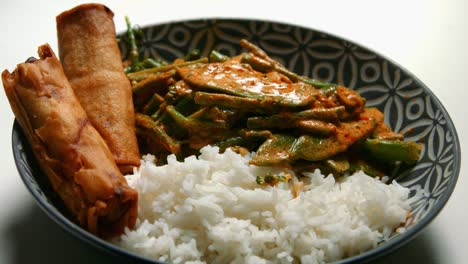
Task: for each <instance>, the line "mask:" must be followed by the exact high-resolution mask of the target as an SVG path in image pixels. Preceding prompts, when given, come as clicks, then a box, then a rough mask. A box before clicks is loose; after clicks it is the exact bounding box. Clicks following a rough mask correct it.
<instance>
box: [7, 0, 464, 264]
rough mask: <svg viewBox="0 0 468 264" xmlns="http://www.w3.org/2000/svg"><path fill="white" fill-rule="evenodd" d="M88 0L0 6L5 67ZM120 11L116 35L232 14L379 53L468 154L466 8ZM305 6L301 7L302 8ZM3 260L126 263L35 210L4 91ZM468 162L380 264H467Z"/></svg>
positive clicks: (153, 5) (458, 4) (212, 0)
mask: <svg viewBox="0 0 468 264" xmlns="http://www.w3.org/2000/svg"><path fill="white" fill-rule="evenodd" d="M80 3H83V2H82V1H70V0H67V1H63V0H62V1H52V0H41V1H34V0H28V1H24V0H19V1H8V2H6V3H5V2H4V1H2V4H1V6H2V7H1V9H0V22H1V23H0V25H2V34H1V41H0V50H1V55H0V58H1V59H0V69H1V70H3V69H8V70H10V71H11V70H13V69H14V67H15V66H16V64H17V63H19V62H22V61H24V60H25V59H26V58H28V57H29V56H34V55H36V50H37V46H39V45H41V44H43V43H45V42H48V43H49V44H50V45H51V46H52V48H53V49H56V46H57V40H56V27H55V16H56V15H57V14H59V13H60V12H62V11H64V10H67V9H69V8H72V7H74V6H75V5H77V4H80ZM102 3H103V4H105V5H107V6H108V7H110V8H111V9H112V10H113V11H114V13H115V17H114V18H115V23H116V28H117V31H122V30H123V29H125V24H124V16H125V15H128V16H129V17H130V18H131V19H132V21H133V22H134V23H136V24H139V25H146V24H152V23H158V22H168V21H174V20H180V19H186V18H200V17H235V18H260V19H268V20H276V21H282V22H289V23H292V24H296V25H301V26H306V27H311V28H314V29H318V30H322V31H326V32H329V33H332V34H335V35H338V36H341V37H344V38H347V39H349V40H351V41H354V42H356V43H359V44H362V45H364V46H366V47H368V48H370V49H372V50H375V51H377V52H379V53H381V54H383V55H384V56H387V57H389V58H391V59H392V60H394V61H396V62H397V63H399V64H400V65H402V66H403V67H405V68H406V69H408V70H409V71H410V72H412V73H413V74H414V75H416V76H417V77H418V78H419V79H420V80H422V82H424V83H425V84H426V85H427V86H428V87H429V88H430V89H431V90H432V91H433V92H434V94H435V95H436V96H437V97H438V98H439V99H440V101H441V102H442V103H443V104H444V105H445V107H446V109H447V111H448V112H449V113H450V116H451V118H452V120H453V122H454V123H455V127H456V128H457V131H458V135H459V137H460V143H461V149H462V152H463V150H464V149H465V147H466V144H467V140H468V138H467V137H466V136H465V135H464V133H463V132H464V131H467V128H468V122H464V120H463V115H464V114H465V109H466V103H464V100H466V98H467V97H466V96H467V95H468V86H467V84H466V83H467V82H468V79H467V76H468V49H467V47H468V17H467V16H466V15H465V11H466V10H468V4H467V2H466V1H464V0H449V1H444V0H429V1H412V0H409V1H407V0H405V1H403V0H397V1H385V2H384V1H372V0H369V1H360V0H356V1H336V0H333V1H323V0H322V1H307V2H306V1H295V0H289V1H287V2H275V1H244V0H236V1H226V0H199V1H179V0H171V1H160V0H153V1H149V0H148V1H143V0H134V1H102ZM305 3H307V6H306V7H305V6H304V4H305ZM0 119H1V121H0V123H1V124H2V125H3V129H2V130H0V147H1V148H0V149H2V150H3V151H2V154H1V157H2V158H1V160H0V167H1V168H2V170H3V173H2V178H3V182H2V184H1V185H0V201H2V202H3V204H2V206H0V263H52V264H53V263H101V264H102V263H115V264H118V263H124V262H123V260H121V259H119V258H116V257H114V256H110V255H108V254H107V253H104V252H101V251H99V250H97V249H94V248H92V247H90V246H88V244H85V243H83V242H81V241H79V240H78V239H76V238H75V237H73V236H72V235H70V234H68V233H66V232H65V231H63V230H62V229H61V228H60V227H59V226H57V225H56V224H55V223H54V222H52V220H50V219H49V218H48V217H47V216H46V215H45V214H44V213H43V212H42V211H41V209H40V208H39V207H38V206H37V205H36V203H35V201H34V200H33V198H32V196H31V195H30V194H29V193H28V191H27V189H26V188H25V186H24V185H23V183H22V181H21V179H20V177H19V175H18V172H17V170H16V167H15V164H14V160H13V154H12V150H11V128H12V124H13V119H14V117H13V114H12V112H11V109H10V107H9V104H8V100H7V98H6V96H5V94H4V93H3V92H1V95H0ZM466 165H468V164H466V160H463V162H462V167H461V173H460V177H459V180H458V184H457V186H456V188H455V191H454V193H453V194H452V196H451V198H450V200H449V202H448V204H447V205H446V206H445V207H444V209H443V210H442V212H441V213H440V214H439V215H438V217H437V218H436V219H435V220H434V221H432V222H431V224H430V225H429V226H428V227H427V228H426V229H425V230H424V231H423V232H421V233H420V235H418V236H417V237H416V238H415V239H413V240H412V241H411V242H409V243H408V244H406V245H404V246H403V247H402V248H401V249H399V250H397V251H396V252H395V253H393V254H391V255H389V256H386V257H384V258H381V259H379V260H378V261H377V263H455V264H457V263H466V259H468V246H467V245H468V228H466V227H465V225H466V221H465V220H466V219H468V210H467V209H466V204H465V201H467V200H468V191H466V188H467V184H468V180H467V178H466V177H464V172H465V169H466V168H467V166H466Z"/></svg>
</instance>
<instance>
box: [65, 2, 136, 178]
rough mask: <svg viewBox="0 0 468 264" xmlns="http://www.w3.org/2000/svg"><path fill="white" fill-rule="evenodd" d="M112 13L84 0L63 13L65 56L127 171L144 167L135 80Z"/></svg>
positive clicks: (92, 114)
mask: <svg viewBox="0 0 468 264" xmlns="http://www.w3.org/2000/svg"><path fill="white" fill-rule="evenodd" d="M113 16H114V14H113V13H112V11H111V10H110V9H109V8H107V7H105V6H104V5H101V4H83V5H79V6H77V7H75V8H73V9H71V10H68V11H65V12H63V13H61V14H60V15H58V16H57V18H56V20H57V36H58V46H59V57H60V61H61V63H62V65H63V69H64V71H65V75H66V76H67V78H68V80H69V81H70V84H71V86H72V88H73V90H74V91H75V94H76V95H77V97H78V100H79V101H80V103H81V105H82V106H83V108H84V109H85V111H86V113H87V114H88V117H89V119H90V120H91V123H92V124H93V126H94V127H95V128H96V129H97V130H98V131H99V133H100V134H101V136H102V137H103V138H104V140H105V141H106V143H107V145H108V146H109V148H110V150H111V152H112V154H113V156H114V159H115V161H116V162H117V165H118V166H119V168H120V169H121V171H122V173H131V172H132V171H133V167H135V166H139V165H140V154H139V150H138V143H137V139H136V131H135V115H134V108H133V100H132V90H131V85H130V81H129V80H128V78H127V76H126V75H125V73H124V68H123V65H122V60H121V57H120V50H119V47H118V44H117V41H116V34H115V26H114V21H113Z"/></svg>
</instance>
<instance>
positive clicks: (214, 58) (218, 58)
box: [209, 50, 229, 62]
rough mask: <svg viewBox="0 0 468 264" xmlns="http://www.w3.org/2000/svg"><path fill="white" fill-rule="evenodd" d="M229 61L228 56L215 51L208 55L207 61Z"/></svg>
mask: <svg viewBox="0 0 468 264" xmlns="http://www.w3.org/2000/svg"><path fill="white" fill-rule="evenodd" d="M228 59H229V57H228V56H226V55H224V54H222V53H220V52H218V51H216V50H212V51H211V52H210V55H209V61H210V62H223V61H227V60H228Z"/></svg>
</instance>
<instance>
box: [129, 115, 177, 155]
mask: <svg viewBox="0 0 468 264" xmlns="http://www.w3.org/2000/svg"><path fill="white" fill-rule="evenodd" d="M135 124H136V126H137V127H138V128H142V129H144V130H145V131H146V133H149V135H151V138H154V140H155V141H156V142H155V144H156V145H158V144H160V145H161V146H163V147H164V148H165V149H166V150H167V151H169V152H170V153H173V154H177V153H179V152H180V144H179V143H178V142H177V141H176V140H174V139H173V138H171V137H170V136H169V135H168V134H167V133H166V132H165V131H164V129H163V128H162V127H160V126H158V125H157V124H156V123H155V122H154V121H153V119H152V118H151V117H149V116H147V115H144V114H140V113H136V114H135Z"/></svg>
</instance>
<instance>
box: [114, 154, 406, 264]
mask: <svg viewBox="0 0 468 264" xmlns="http://www.w3.org/2000/svg"><path fill="white" fill-rule="evenodd" d="M218 151H219V149H218V148H217V147H210V146H206V147H204V148H202V149H201V155H200V156H199V157H195V156H191V157H188V158H186V159H185V160H184V162H178V161H177V160H176V158H175V157H174V156H170V157H169V158H168V164H167V165H164V166H156V165H154V156H151V155H146V156H144V159H143V162H142V165H141V167H140V168H139V170H138V171H136V172H135V173H134V175H130V176H127V177H128V181H129V184H130V185H131V186H132V187H134V188H135V189H136V190H137V191H138V193H139V218H138V222H137V226H136V228H135V229H134V230H126V232H125V234H124V235H122V236H121V237H120V238H119V239H118V240H117V241H115V243H117V244H119V245H120V246H122V247H124V248H127V249H129V250H130V251H133V252H137V253H139V254H141V255H144V256H147V257H150V258H154V259H156V260H160V261H167V262H171V263H299V262H301V263H326V262H333V261H336V260H339V259H342V258H345V257H349V256H352V255H356V254H359V253H361V252H363V251H367V250H369V249H371V248H373V247H376V246H377V244H378V243H379V242H380V241H382V240H384V239H385V238H386V237H388V236H389V235H390V234H391V233H392V232H393V230H394V229H395V228H396V227H398V226H399V225H400V224H401V223H402V222H405V220H406V216H407V213H408V212H409V210H410V206H409V201H408V195H409V189H407V188H404V187H402V186H400V185H399V184H398V183H396V182H391V183H390V184H385V183H383V182H382V181H381V180H378V179H375V178H372V177H369V176H367V175H365V174H364V173H356V174H354V175H352V176H349V177H344V178H342V179H340V180H339V181H337V180H336V179H335V178H334V177H333V176H331V175H330V176H326V175H322V174H321V173H320V171H319V170H316V171H314V172H310V173H305V178H301V179H300V180H304V179H305V180H304V182H305V185H304V187H303V188H302V189H301V191H300V192H299V193H297V189H296V188H294V187H293V186H296V187H297V186H300V185H299V184H294V182H296V183H297V181H298V179H297V178H295V177H294V176H293V178H292V180H291V182H289V183H282V182H280V183H278V184H277V185H276V186H274V187H272V186H263V185H259V184H257V182H256V178H257V176H265V175H266V174H267V173H273V174H281V173H284V169H278V168H265V167H257V166H252V165H248V162H249V159H250V158H251V156H250V155H245V156H242V155H239V154H237V153H234V152H233V151H231V150H227V151H226V152H225V153H223V154H220V153H219V152H218ZM287 173H291V172H287ZM295 189H296V190H295Z"/></svg>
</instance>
